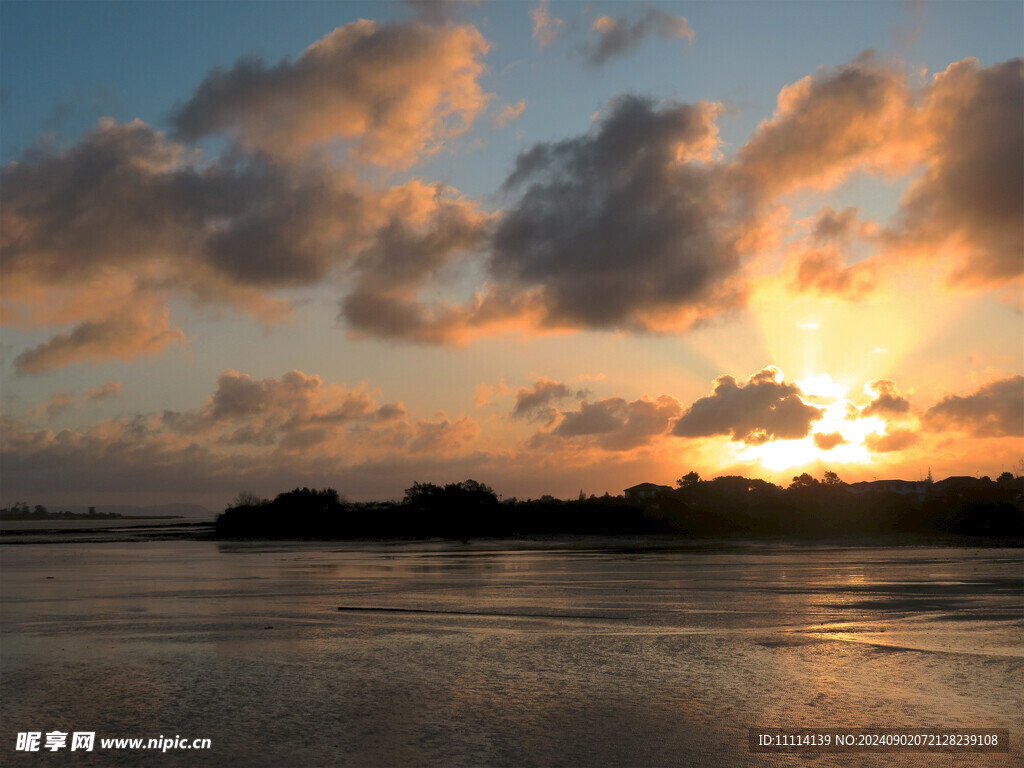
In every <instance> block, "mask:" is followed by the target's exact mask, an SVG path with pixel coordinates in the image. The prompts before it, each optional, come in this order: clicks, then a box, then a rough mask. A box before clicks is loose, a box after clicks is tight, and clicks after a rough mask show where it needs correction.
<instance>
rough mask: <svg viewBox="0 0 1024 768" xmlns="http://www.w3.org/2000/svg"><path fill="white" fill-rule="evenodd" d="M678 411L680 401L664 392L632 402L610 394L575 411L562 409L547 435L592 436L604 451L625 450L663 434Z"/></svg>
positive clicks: (585, 403) (564, 436) (586, 403)
mask: <svg viewBox="0 0 1024 768" xmlns="http://www.w3.org/2000/svg"><path fill="white" fill-rule="evenodd" d="M681 412H682V408H681V407H680V406H679V402H678V401H677V400H676V399H675V398H672V397H669V396H667V395H662V396H661V397H659V398H658V399H657V400H648V399H646V398H644V399H641V400H634V401H633V402H627V401H626V400H624V399H623V398H621V397H610V398H607V399H604V400H598V401H597V402H594V403H588V402H583V403H581V404H580V408H579V410H577V411H563V412H562V414H561V421H560V422H559V424H558V426H557V427H555V429H554V430H553V431H552V432H551V433H549V434H551V435H555V436H557V437H562V438H575V437H591V438H594V439H595V442H596V444H597V445H598V446H599V447H600V448H603V449H604V450H607V451H628V450H630V449H632V448H636V447H639V446H642V445H646V444H648V443H650V442H651V440H652V439H654V438H656V437H659V436H661V435H664V434H666V433H667V432H668V429H669V425H670V424H671V423H672V420H673V419H675V418H677V417H678V416H679V414H680V413H681Z"/></svg>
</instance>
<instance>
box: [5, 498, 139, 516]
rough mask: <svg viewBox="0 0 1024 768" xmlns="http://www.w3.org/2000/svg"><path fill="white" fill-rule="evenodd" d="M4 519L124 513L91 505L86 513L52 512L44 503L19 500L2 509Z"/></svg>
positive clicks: (115, 514)
mask: <svg viewBox="0 0 1024 768" xmlns="http://www.w3.org/2000/svg"><path fill="white" fill-rule="evenodd" d="M0 519H2V520H124V519H126V518H125V516H124V515H119V514H118V513H116V512H97V511H96V507H89V511H88V512H87V513H85V514H83V513H81V512H50V511H49V510H48V509H47V508H46V507H44V506H43V505H42V504H36V505H35V506H34V507H31V508H29V506H28V504H26V503H25V502H23V501H17V502H15V503H14V504H13V505H12V506H10V507H4V508H3V509H0Z"/></svg>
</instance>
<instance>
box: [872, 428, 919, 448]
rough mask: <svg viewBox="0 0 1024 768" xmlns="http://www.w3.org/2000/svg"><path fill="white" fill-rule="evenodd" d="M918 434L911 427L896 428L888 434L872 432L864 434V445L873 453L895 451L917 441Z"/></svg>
mask: <svg viewBox="0 0 1024 768" xmlns="http://www.w3.org/2000/svg"><path fill="white" fill-rule="evenodd" d="M917 439H918V437H917V434H916V433H915V432H913V431H911V430H909V429H895V430H893V431H892V432H889V433H888V434H880V433H878V432H871V433H870V434H867V435H865V436H864V447H865V448H867V449H868V450H869V451H871V452H872V453H894V452H896V451H902V450H905V449H907V448H909V447H910V446H912V445H913V444H914V443H916V442H917Z"/></svg>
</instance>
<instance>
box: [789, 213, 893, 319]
mask: <svg viewBox="0 0 1024 768" xmlns="http://www.w3.org/2000/svg"><path fill="white" fill-rule="evenodd" d="M857 213H858V211H857V209H856V208H846V209H844V210H842V211H840V212H838V213H837V212H836V211H834V210H833V209H832V208H831V207H828V206H826V207H824V208H822V209H821V210H820V211H819V212H818V215H817V216H816V217H815V219H814V220H813V222H812V223H811V226H810V232H809V234H808V236H807V237H806V238H804V239H803V240H802V241H799V242H797V243H796V244H794V245H793V246H791V247H790V248H788V249H787V257H786V258H787V261H788V262H789V265H790V273H791V274H790V279H789V285H790V288H791V289H793V290H795V291H797V292H801V293H802V292H814V293H817V294H819V295H822V296H833V297H840V298H844V299H847V300H859V299H863V298H865V297H867V296H868V295H869V294H870V293H871V292H872V291H874V289H875V288H876V286H877V275H876V274H875V272H876V268H877V265H876V264H875V263H874V262H873V261H872V260H871V259H865V260H863V261H861V262H859V263H856V264H853V265H852V266H851V265H848V264H847V261H848V258H849V256H848V251H849V249H850V246H851V244H852V243H853V242H854V241H855V240H858V239H868V238H870V237H871V236H872V235H873V233H874V232H875V229H876V227H875V225H874V224H873V223H872V222H860V221H858V220H857Z"/></svg>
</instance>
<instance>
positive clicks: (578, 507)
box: [216, 472, 1024, 542]
mask: <svg viewBox="0 0 1024 768" xmlns="http://www.w3.org/2000/svg"><path fill="white" fill-rule="evenodd" d="M676 485H677V486H678V487H676V488H670V487H669V486H663V485H655V484H653V483H641V484H640V485H637V486H633V487H632V488H627V489H626V491H625V493H624V495H623V496H610V495H608V494H605V495H604V496H602V497H595V496H590V497H589V498H587V497H585V496H584V495H583V493H582V492H581V493H580V496H579V497H578V498H577V499H573V500H559V499H555V498H553V497H551V496H543V497H541V498H540V499H531V500H527V501H519V500H517V499H514V498H513V499H506V500H503V501H502V500H499V499H498V496H497V494H496V493H495V492H494V491H493V490H492V489H491V488H490V487H488V486H487V485H484V484H483V483H478V482H476V481H475V480H465V481H463V482H461V483H450V484H448V485H444V486H440V485H434V484H432V483H422V482H416V483H414V484H413V485H412V487H410V488H408V489H406V491H405V497H404V498H403V499H402V501H400V502H393V501H385V502H348V501H345V500H344V499H343V498H342V497H340V496H339V495H338V492H337V491H335V490H334V489H331V488H327V489H323V490H314V489H310V488H296V489H295V490H293V491H289V492H287V493H282V494H280V495H278V496H277V497H276V498H274V499H273V500H272V501H271V500H265V499H260V498H258V497H256V496H253V495H252V494H247V493H242V494H239V496H238V497H237V498H236V499H235V502H234V503H233V504H232V505H231V506H230V507H228V509H227V510H225V512H224V513H223V514H222V515H220V516H219V517H218V518H217V521H216V535H217V536H218V537H220V538H254V539H290V538H295V539H365V538H374V539H376V538H383V539H388V538H435V537H438V538H452V539H469V538H479V537H501V538H507V537H517V536H537V535H573V534H579V535H583V534H585V535H638V534H654V533H674V534H679V535H684V536H689V537H698V538H732V537H737V538H744V537H745V538H787V539H788V538H793V539H810V538H813V539H822V538H828V539H840V538H849V537H875V536H886V537H891V536H893V535H895V536H904V535H924V536H928V537H936V536H955V537H974V538H978V537H980V538H987V539H994V540H1000V541H1007V542H1010V541H1013V542H1018V541H1020V540H1021V539H1024V477H1017V478H1015V477H1014V476H1013V475H1011V474H1010V473H1008V472H1007V473H1004V474H1003V475H1001V476H1000V477H999V479H998V480H996V481H992V480H990V479H989V478H987V477H985V478H980V479H979V478H974V477H950V478H947V479H946V480H942V481H939V482H934V483H933V482H932V481H931V480H930V479H929V480H922V481H919V482H911V481H903V480H881V481H875V482H870V483H854V484H847V483H844V482H843V481H842V480H841V479H840V478H839V477H838V476H837V475H836V474H835V473H834V472H826V473H825V475H824V478H823V479H822V480H817V479H815V478H813V477H811V476H810V475H808V474H803V475H799V476H797V477H794V478H793V482H792V483H791V484H790V486H789V487H788V488H782V487H780V486H778V485H774V484H772V483H769V482H766V481H764V480H758V479H750V478H745V477H739V476H725V477H717V478H715V479H713V480H708V481H705V480H702V479H701V478H700V476H699V475H698V474H697V473H696V472H690V473H689V474H687V475H685V476H683V477H682V478H680V479H679V480H678V481H677V483H676Z"/></svg>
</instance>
